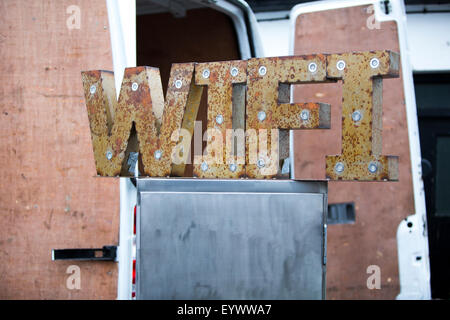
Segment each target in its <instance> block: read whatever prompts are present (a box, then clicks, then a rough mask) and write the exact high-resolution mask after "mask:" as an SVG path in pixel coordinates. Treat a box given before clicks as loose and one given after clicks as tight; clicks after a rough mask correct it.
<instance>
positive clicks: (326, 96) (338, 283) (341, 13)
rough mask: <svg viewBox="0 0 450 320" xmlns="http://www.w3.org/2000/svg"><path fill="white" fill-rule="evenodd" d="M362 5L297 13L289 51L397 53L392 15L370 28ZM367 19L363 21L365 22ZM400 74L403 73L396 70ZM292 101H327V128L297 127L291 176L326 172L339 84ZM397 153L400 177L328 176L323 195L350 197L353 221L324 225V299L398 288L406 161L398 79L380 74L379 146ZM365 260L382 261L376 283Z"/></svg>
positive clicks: (408, 187) (382, 294)
mask: <svg viewBox="0 0 450 320" xmlns="http://www.w3.org/2000/svg"><path fill="white" fill-rule="evenodd" d="M369 17H370V13H368V12H367V7H364V6H361V7H354V8H346V9H339V10H333V11H331V10H329V11H322V12H317V13H308V14H303V15H300V16H299V17H298V19H297V21H296V33H295V49H294V50H295V51H294V52H295V54H296V55H303V54H310V53H341V52H348V51H368V50H393V51H396V52H399V45H398V34H397V26H396V23H395V22H383V23H381V24H380V29H370V28H368V26H371V25H372V23H373V21H371V20H370V19H369ZM368 21H369V24H368ZM400 74H401V72H400ZM294 101H295V102H305V101H314V102H324V103H329V104H331V129H330V130H319V131H317V130H314V132H313V131H311V132H307V131H297V132H296V133H295V136H294V137H295V139H294V144H295V178H296V179H324V178H325V156H326V155H333V154H340V151H341V130H342V127H341V107H342V84H341V83H340V82H338V83H332V84H320V85H303V86H296V88H295V90H294ZM382 154H386V155H398V156H399V157H400V159H399V182H330V184H329V202H330V203H338V202H350V201H354V202H355V208H356V223H355V224H352V225H333V226H330V227H329V232H328V267H327V298H328V299H373V298H377V299H393V298H395V296H396V295H397V294H398V293H399V291H400V288H399V279H398V263H397V243H396V230H397V226H398V225H399V223H400V221H401V220H402V219H404V218H405V217H406V216H408V215H409V214H412V213H414V203H413V189H412V179H411V165H410V156H409V144H408V133H407V123H406V111H405V101H404V93H403V86H402V79H401V78H396V79H384V80H383V150H382ZM369 265H378V266H379V267H380V268H381V289H380V290H369V289H368V288H367V285H366V282H367V278H368V277H369V274H367V273H366V270H367V267H368V266H369Z"/></svg>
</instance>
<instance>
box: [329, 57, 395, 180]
mask: <svg viewBox="0 0 450 320" xmlns="http://www.w3.org/2000/svg"><path fill="white" fill-rule="evenodd" d="M398 70H399V55H398V54H396V53H394V52H390V51H370V52H354V53H344V54H332V55H329V56H328V57H327V76H328V77H329V78H332V79H342V82H343V93H342V154H341V155H334V156H327V158H326V176H327V178H328V179H331V180H398V157H396V156H383V155H381V146H382V143H381V132H382V96H383V83H382V78H387V77H398Z"/></svg>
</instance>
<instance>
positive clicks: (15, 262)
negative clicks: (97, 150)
mask: <svg viewBox="0 0 450 320" xmlns="http://www.w3.org/2000/svg"><path fill="white" fill-rule="evenodd" d="M70 5H77V6H78V7H79V8H80V13H81V20H80V28H79V29H73V30H69V29H68V28H67V24H66V22H67V19H68V18H69V17H70V14H67V13H66V10H67V7H69V6H70ZM0 15H1V17H2V18H1V20H0V57H1V61H0V68H1V72H0V92H1V94H0V123H1V124H0V218H1V221H2V223H1V224H0V261H1V263H0V299H30V298H33V299H81V298H82V299H92V298H98V299H105V298H108V299H114V298H115V297H116V295H117V293H116V288H117V265H116V263H114V262H103V263H92V262H84V263H74V262H52V261H51V249H52V248H71V247H101V246H102V245H105V244H117V242H118V221H119V220H118V217H119V192H118V183H119V182H118V180H117V179H106V178H94V177H93V176H94V175H95V164H94V159H93V154H92V147H91V140H90V131H89V122H88V118H87V113H86V109H85V105H84V98H83V89H82V83H81V75H80V71H81V70H90V69H106V70H112V57H111V52H110V51H111V50H110V40H109V27H108V23H107V22H108V20H107V10H106V2H105V1H88V0H77V1H50V0H36V1H25V0H21V1H16V0H7V1H1V3H0ZM71 264H76V265H78V266H79V267H80V269H81V289H80V290H72V291H71V290H68V289H67V287H66V279H67V277H68V274H66V269H67V267H68V266H69V265H71Z"/></svg>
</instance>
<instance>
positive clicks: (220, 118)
mask: <svg viewBox="0 0 450 320" xmlns="http://www.w3.org/2000/svg"><path fill="white" fill-rule="evenodd" d="M216 123H217V124H222V123H223V116H222V115H221V114H218V115H217V116H216Z"/></svg>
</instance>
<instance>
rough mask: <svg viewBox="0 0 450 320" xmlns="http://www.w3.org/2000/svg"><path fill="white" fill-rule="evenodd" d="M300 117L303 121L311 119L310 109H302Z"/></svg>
mask: <svg viewBox="0 0 450 320" xmlns="http://www.w3.org/2000/svg"><path fill="white" fill-rule="evenodd" d="M300 119H302V120H303V121H306V120H308V119H309V110H306V109H305V110H302V111H301V112H300Z"/></svg>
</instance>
